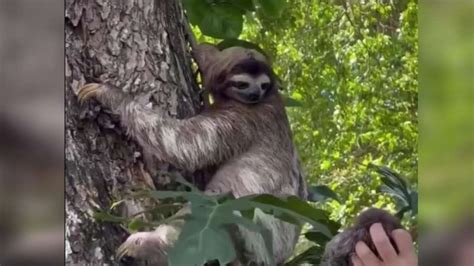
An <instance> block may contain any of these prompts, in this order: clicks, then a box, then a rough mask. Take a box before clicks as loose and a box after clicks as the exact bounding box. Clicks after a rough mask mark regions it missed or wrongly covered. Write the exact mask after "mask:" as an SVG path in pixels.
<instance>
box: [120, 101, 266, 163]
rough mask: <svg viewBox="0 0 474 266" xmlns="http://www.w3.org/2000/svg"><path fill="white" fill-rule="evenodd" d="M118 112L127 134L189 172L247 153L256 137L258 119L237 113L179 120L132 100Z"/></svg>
mask: <svg viewBox="0 0 474 266" xmlns="http://www.w3.org/2000/svg"><path fill="white" fill-rule="evenodd" d="M119 113H120V115H121V118H122V124H123V125H124V126H125V127H126V129H127V133H128V134H129V135H130V136H132V137H133V138H135V139H137V141H138V142H139V143H140V145H142V146H143V147H146V148H148V149H150V150H151V151H152V152H153V154H154V155H155V156H156V157H157V158H158V159H159V160H161V161H165V162H168V163H171V164H173V165H175V166H176V167H178V168H181V169H185V170H188V171H195V170H197V169H201V168H204V167H206V166H212V165H218V164H220V163H222V162H223V161H225V160H228V159H229V158H231V157H233V156H235V155H237V154H240V153H242V152H243V151H245V150H247V149H248V147H250V145H251V143H252V142H253V140H254V138H255V137H256V134H255V130H252V128H254V127H252V124H253V125H255V121H254V120H255V119H256V118H255V117H252V116H249V115H243V114H241V113H239V112H238V111H237V110H231V109H228V110H226V109H224V110H214V111H207V112H205V113H203V114H199V115H197V116H194V117H191V118H187V119H182V120H178V119H173V118H170V117H167V116H165V115H164V114H163V113H161V112H157V111H154V110H152V109H151V108H147V107H145V106H144V105H142V104H140V103H138V102H137V101H134V100H132V101H125V102H123V103H122V104H121V108H120V112H119ZM257 119H258V118H257Z"/></svg>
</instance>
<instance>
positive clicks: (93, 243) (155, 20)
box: [65, 0, 200, 265]
mask: <svg viewBox="0 0 474 266" xmlns="http://www.w3.org/2000/svg"><path fill="white" fill-rule="evenodd" d="M65 8H66V11H65V17H66V24H65V46H66V48H65V49H66V58H65V60H66V61H65V69H66V70H65V80H66V82H65V84H66V88H65V90H66V91H65V95H66V96H65V97H66V98H65V100H66V104H65V106H66V119H65V120H66V121H65V124H66V128H65V136H66V140H65V142H66V150H65V160H66V162H65V163H66V181H65V183H66V185H65V190H66V192H65V193H66V261H67V263H68V264H78V265H86V264H89V265H90V264H93V265H103V264H109V265H110V264H118V262H117V261H116V258H115V251H116V249H117V248H118V246H119V245H120V244H121V243H122V242H123V241H124V240H125V239H126V237H127V233H126V231H125V230H124V229H122V228H121V227H120V226H118V225H117V224H112V223H106V222H99V221H96V220H94V218H93V211H94V210H97V209H99V210H105V209H107V208H109V207H110V206H111V204H112V203H113V202H115V201H117V200H120V199H122V198H123V197H124V195H125V194H126V193H127V192H130V191H131V190H132V189H135V188H144V187H152V188H153V187H154V183H153V181H152V180H153V177H152V176H153V175H150V174H149V171H146V170H145V169H147V168H146V167H145V164H144V159H143V158H144V156H143V155H142V151H141V149H140V148H139V146H138V145H137V144H136V143H134V142H133V141H132V140H130V139H128V138H127V137H126V136H125V134H124V132H123V131H122V130H121V127H120V125H119V122H118V121H117V119H116V118H115V117H114V116H113V115H111V114H110V113H108V112H107V110H102V109H101V108H100V106H98V105H97V104H94V103H91V104H85V105H83V106H80V105H79V104H78V102H77V100H76V96H75V93H76V92H77V90H78V89H79V88H80V87H81V86H82V85H84V84H85V83H89V82H94V81H95V82H97V81H98V82H105V81H108V82H110V83H111V84H114V85H116V86H117V87H120V88H123V89H124V91H126V92H127V93H131V94H134V95H137V94H146V93H150V92H152V90H153V91H154V93H152V94H151V97H150V100H152V101H154V103H156V104H157V105H158V106H160V107H161V108H162V109H165V110H168V111H169V113H170V115H172V116H176V117H186V116H190V115H193V114H195V113H196V112H197V111H198V107H199V105H200V104H199V103H200V101H199V94H198V87H197V86H196V83H195V81H194V79H193V76H192V69H191V61H190V55H189V53H188V49H187V43H186V40H185V27H184V25H185V24H184V23H187V22H186V19H185V17H184V14H183V10H182V7H181V6H180V4H179V1H177V0H156V1H153V0H121V1H117V0H95V1H86V0H66V6H65ZM155 184H156V180H155ZM145 205H146V202H143V201H138V200H130V201H127V202H126V203H125V204H123V205H122V207H121V209H120V208H119V209H120V210H121V212H120V213H118V214H119V215H122V214H128V215H130V214H133V213H136V212H139V211H140V210H143V209H144V207H145Z"/></svg>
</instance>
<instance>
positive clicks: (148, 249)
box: [116, 232, 165, 265]
mask: <svg viewBox="0 0 474 266" xmlns="http://www.w3.org/2000/svg"><path fill="white" fill-rule="evenodd" d="M163 246H164V242H163V239H162V238H161V237H160V236H159V235H157V234H156V233H155V232H139V233H134V234H132V235H130V236H129V237H128V238H127V240H125V242H124V243H123V244H122V245H120V247H119V248H118V249H117V254H116V255H117V258H118V260H119V261H120V260H122V259H125V258H127V257H129V258H134V259H144V260H147V261H149V262H154V263H157V262H160V263H161V264H158V265H162V263H163V262H165V252H164V250H163Z"/></svg>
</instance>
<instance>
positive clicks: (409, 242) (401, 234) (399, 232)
mask: <svg viewBox="0 0 474 266" xmlns="http://www.w3.org/2000/svg"><path fill="white" fill-rule="evenodd" d="M392 237H393V240H394V241H395V244H397V247H398V251H399V252H400V255H407V254H413V253H414V250H415V247H414V246H413V239H412V238H411V235H410V233H408V232H407V231H406V230H403V229H396V230H393V231H392Z"/></svg>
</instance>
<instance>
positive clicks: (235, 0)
mask: <svg viewBox="0 0 474 266" xmlns="http://www.w3.org/2000/svg"><path fill="white" fill-rule="evenodd" d="M229 3H230V4H231V5H234V6H236V7H237V8H240V9H242V10H244V11H255V5H254V3H253V1H252V0H231V1H230V2H229Z"/></svg>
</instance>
